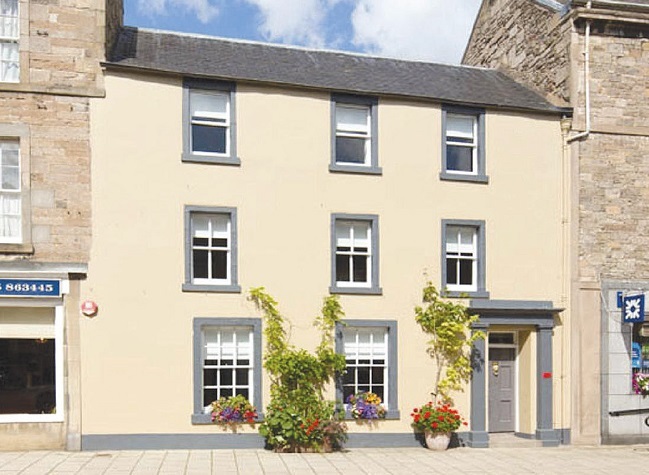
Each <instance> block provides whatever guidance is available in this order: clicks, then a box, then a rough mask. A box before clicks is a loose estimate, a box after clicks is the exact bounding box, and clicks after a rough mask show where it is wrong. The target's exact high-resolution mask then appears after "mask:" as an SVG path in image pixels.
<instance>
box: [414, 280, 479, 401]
mask: <svg viewBox="0 0 649 475" xmlns="http://www.w3.org/2000/svg"><path fill="white" fill-rule="evenodd" d="M415 320H416V321H417V323H418V324H419V326H420V327H421V328H422V330H423V331H424V332H425V333H426V334H427V335H429V336H430V340H429V341H428V348H427V351H428V354H429V355H430V356H431V357H432V358H433V360H434V361H435V365H436V370H435V375H434V380H433V395H434V396H435V399H436V401H437V400H439V401H441V402H444V403H450V402H452V398H451V392H452V391H462V390H463V389H464V384H465V383H467V382H468V381H469V379H470V378H471V373H472V372H473V368H472V365H471V351H472V349H473V345H474V343H475V342H476V340H478V339H483V338H484V337H485V334H484V332H481V331H475V332H471V324H473V323H474V322H476V321H477V320H478V316H477V315H471V313H470V312H469V310H468V309H467V308H466V307H465V306H464V305H462V304H460V303H455V302H453V301H450V300H448V299H444V298H443V296H442V295H441V294H440V292H439V291H438V290H437V288H435V286H434V285H433V284H432V283H431V282H427V283H426V286H425V287H424V290H423V305H418V306H417V307H415Z"/></svg>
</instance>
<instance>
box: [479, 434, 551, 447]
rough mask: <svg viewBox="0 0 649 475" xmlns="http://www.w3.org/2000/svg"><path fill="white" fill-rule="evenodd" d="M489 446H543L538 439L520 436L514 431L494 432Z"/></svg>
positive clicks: (490, 435) (490, 437)
mask: <svg viewBox="0 0 649 475" xmlns="http://www.w3.org/2000/svg"><path fill="white" fill-rule="evenodd" d="M489 447H500V448H503V447H521V448H522V447H543V443H542V442H541V441H540V440H536V439H527V438H525V437H518V436H516V435H514V433H513V432H494V433H490V434H489Z"/></svg>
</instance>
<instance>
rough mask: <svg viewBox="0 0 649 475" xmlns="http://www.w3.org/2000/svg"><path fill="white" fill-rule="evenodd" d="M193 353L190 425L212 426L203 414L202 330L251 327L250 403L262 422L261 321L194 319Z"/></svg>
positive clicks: (250, 319)
mask: <svg viewBox="0 0 649 475" xmlns="http://www.w3.org/2000/svg"><path fill="white" fill-rule="evenodd" d="M193 325H194V332H193V351H194V358H193V359H194V413H193V414H192V418H191V421H192V424H212V417H211V415H210V414H205V413H204V412H203V345H202V342H203V328H205V327H252V338H253V342H252V344H253V352H254V356H253V362H252V364H253V370H252V373H253V377H252V387H253V389H254V396H253V400H252V401H250V402H251V403H252V404H253V405H254V406H255V407H256V408H257V412H258V414H259V417H258V418H257V420H260V421H261V420H263V415H262V414H261V412H260V411H261V407H262V406H261V401H262V398H261V390H262V385H261V370H262V366H261V319H259V318H218V317H198V318H194V323H193Z"/></svg>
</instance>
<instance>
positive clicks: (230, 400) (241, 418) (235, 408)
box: [212, 394, 257, 424]
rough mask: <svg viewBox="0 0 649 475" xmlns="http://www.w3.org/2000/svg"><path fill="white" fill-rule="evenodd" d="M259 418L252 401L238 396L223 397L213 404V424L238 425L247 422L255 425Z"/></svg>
mask: <svg viewBox="0 0 649 475" xmlns="http://www.w3.org/2000/svg"><path fill="white" fill-rule="evenodd" d="M256 418H257V409H255V406H253V405H252V404H250V401H248V399H246V398H245V397H243V396H242V395H240V394H238V395H236V396H230V397H227V398H225V397H222V398H220V399H219V400H218V401H214V402H212V422H216V423H219V424H237V423H241V422H246V423H248V424H254V423H255V419H256Z"/></svg>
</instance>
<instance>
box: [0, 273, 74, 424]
mask: <svg viewBox="0 0 649 475" xmlns="http://www.w3.org/2000/svg"><path fill="white" fill-rule="evenodd" d="M61 289H62V293H68V292H69V284H68V281H67V280H64V281H61ZM16 306H19V307H30V306H31V305H30V304H29V303H25V304H24V305H20V304H19V303H18V302H16ZM53 308H54V364H55V369H54V371H55V377H56V382H55V391H56V395H55V399H56V414H0V423H7V424H10V423H17V422H63V420H64V419H65V405H64V401H65V392H64V391H65V384H64V380H63V378H64V366H65V363H64V357H65V352H64V349H63V332H64V324H63V322H64V318H65V309H64V307H63V305H62V304H61V305H56V306H54V307H53ZM0 328H2V327H1V324H0Z"/></svg>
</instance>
